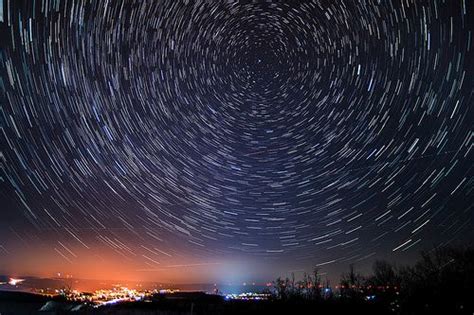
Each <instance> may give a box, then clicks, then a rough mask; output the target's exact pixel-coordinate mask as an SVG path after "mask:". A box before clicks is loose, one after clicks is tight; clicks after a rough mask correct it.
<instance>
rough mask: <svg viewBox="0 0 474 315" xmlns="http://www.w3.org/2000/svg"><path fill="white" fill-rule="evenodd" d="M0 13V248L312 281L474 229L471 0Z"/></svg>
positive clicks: (36, 5)
mask: <svg viewBox="0 0 474 315" xmlns="http://www.w3.org/2000/svg"><path fill="white" fill-rule="evenodd" d="M0 6H1V11H0V36H1V46H0V47H1V50H0V60H1V62H0V73H1V77H0V79H1V80H0V90H1V91H2V99H3V100H2V108H1V113H0V121H1V126H2V127H1V133H0V134H1V135H0V138H1V161H2V162H1V163H2V177H1V179H2V184H1V185H2V196H1V198H2V204H4V205H6V208H7V209H5V208H3V206H2V208H3V209H2V211H1V214H0V218H2V217H3V219H2V221H3V222H2V225H3V226H4V227H7V228H5V229H4V231H2V232H0V236H2V237H1V239H0V242H1V243H0V245H2V247H0V249H3V250H5V251H8V252H12V253H14V250H13V249H12V248H9V247H8V243H9V240H12V239H14V238H17V237H20V238H22V236H21V235H22V234H21V233H22V232H21V231H24V230H25V229H26V230H27V231H29V232H28V235H29V237H33V238H38V239H40V240H41V242H42V243H43V244H47V245H46V246H49V247H50V248H51V249H55V250H56V253H55V254H57V255H60V256H62V257H63V258H64V259H66V260H67V261H69V262H73V261H75V260H77V259H80V257H78V255H77V254H75V249H74V248H86V249H89V250H93V249H94V248H98V247H101V248H110V249H113V250H115V251H116V252H119V253H122V254H124V255H125V256H127V257H132V256H133V259H136V260H138V261H142V262H144V263H146V264H148V265H150V266H154V265H157V264H159V263H160V262H161V261H162V260H163V259H169V258H170V257H174V256H177V255H178V256H179V255H184V254H186V255H195V256H196V257H214V258H216V257H220V255H250V256H255V257H274V258H275V257H276V258H279V259H283V260H288V259H293V260H301V261H310V262H312V263H314V264H318V265H320V266H325V265H327V264H332V263H337V262H353V261H358V260H362V259H364V258H367V257H371V256H373V255H376V254H377V253H379V252H390V253H395V254H394V255H397V254H399V253H403V252H407V251H408V252H409V251H411V250H419V249H420V248H422V247H423V246H424V245H430V244H431V243H432V242H434V240H437V241H439V242H449V241H451V240H453V239H456V238H457V237H458V235H461V234H462V233H464V232H465V231H467V230H469V229H470V228H472V225H471V222H472V218H473V214H472V205H473V198H472V196H473V194H472V188H473V179H472V165H473V163H472V162H473V159H472V146H473V128H472V127H473V117H474V113H473V91H474V84H473V77H474V70H473V62H472V60H473V58H474V55H473V52H472V51H473V49H474V47H473V44H472V40H473V38H472V37H473V34H472V30H473V23H472V20H473V19H472V11H473V7H472V4H470V3H469V1H465V0H461V1H426V2H423V1H411V0H406V1H405V0H404V1H369V0H367V1H357V2H356V1H344V2H339V1H336V2H334V1H304V2H299V1H291V2H290V1H288V2H284V3H269V2H258V1H257V2H252V3H239V2H233V1H227V2H219V1H209V2H205V1H196V2H192V1H185V2H180V1H160V2H159V3H158V2H153V1H60V0H54V1H53V0H52V1H49V0H44V1H25V3H21V2H20V1H11V0H3V1H0ZM3 240H5V241H4V242H3Z"/></svg>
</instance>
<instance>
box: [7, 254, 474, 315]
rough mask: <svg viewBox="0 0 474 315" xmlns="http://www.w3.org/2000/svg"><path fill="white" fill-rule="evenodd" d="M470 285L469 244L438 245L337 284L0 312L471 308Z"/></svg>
mask: <svg viewBox="0 0 474 315" xmlns="http://www.w3.org/2000/svg"><path fill="white" fill-rule="evenodd" d="M473 283H474V249H473V248H462V249H460V248H453V247H437V248H434V249H433V250H430V251H424V252H422V253H421V257H420V258H419V260H418V261H417V262H416V264H414V265H413V266H397V265H394V264H391V263H389V262H387V261H381V260H380V261H376V262H375V263H374V264H373V270H372V273H371V274H370V275H362V274H360V273H359V272H358V271H357V270H356V268H355V267H354V265H350V267H349V270H348V271H347V272H345V273H343V274H342V275H341V277H340V281H339V283H338V284H337V285H335V286H332V285H331V284H330V283H329V281H327V280H326V281H322V280H321V276H320V274H319V270H318V269H317V268H315V270H314V273H313V274H311V275H308V274H305V275H304V276H303V279H299V280H296V279H294V278H292V279H289V278H285V279H282V278H278V279H276V280H275V281H273V283H272V286H269V287H268V288H266V289H264V290H262V291H261V292H258V293H256V295H255V296H256V298H255V297H254V298H252V296H250V295H249V296H245V295H241V296H240V297H241V298H238V297H237V298H230V297H229V295H227V296H226V295H219V294H217V293H218V292H216V294H207V293H205V292H172V293H168V292H166V293H153V294H151V295H150V296H148V297H147V298H145V299H143V300H140V301H121V302H113V303H103V304H100V305H95V304H94V303H90V302H84V301H82V302H81V301H74V300H71V299H69V298H68V297H67V292H65V293H64V294H59V295H57V296H44V295H40V294H32V293H26V292H12V291H1V292H0V314H2V315H6V314H72V313H73V314H169V315H172V314H173V315H174V314H176V315H177V314H215V315H218V314H292V313H295V314H473V312H474V302H473V297H474V289H473V286H472V284H473ZM70 289H71V288H69V290H70ZM260 297H265V298H260Z"/></svg>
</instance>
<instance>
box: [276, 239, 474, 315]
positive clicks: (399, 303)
mask: <svg viewBox="0 0 474 315" xmlns="http://www.w3.org/2000/svg"><path fill="white" fill-rule="evenodd" d="M273 286H274V288H273V291H272V293H273V295H274V297H275V298H276V299H278V300H281V301H293V302H294V301H298V300H299V301H306V302H311V303H321V304H323V303H328V302H330V303H343V304H358V305H360V304H367V305H374V306H377V307H382V308H383V309H385V310H387V311H388V312H390V313H393V314H474V249H473V248H454V247H437V248H434V249H433V250H430V251H424V252H422V253H421V257H420V258H419V260H418V261H417V262H416V263H415V264H414V265H413V266H398V265H396V264H392V263H389V262H387V261H380V260H379V261H376V262H375V263H374V264H373V268H372V274H371V275H362V274H360V273H359V272H357V271H356V269H355V267H354V265H351V266H350V267H349V270H348V272H345V273H343V274H342V275H341V278H340V281H339V283H338V284H337V285H336V286H335V287H334V288H333V287H331V285H330V283H329V281H327V280H326V281H324V282H323V281H322V280H321V275H320V273H319V270H318V269H315V270H314V272H313V274H312V275H307V274H305V275H304V276H303V279H301V280H298V281H296V280H295V279H294V277H292V279H289V278H286V279H282V278H278V279H277V280H276V281H274V283H273Z"/></svg>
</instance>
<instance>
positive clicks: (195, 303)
mask: <svg viewBox="0 0 474 315" xmlns="http://www.w3.org/2000/svg"><path fill="white" fill-rule="evenodd" d="M0 314H1V315H10V314H12V315H13V314H14V315H22V314H25V315H26V314H121V315H125V314H127V315H128V314H130V315H132V314H133V315H135V314H136V315H139V314H140V315H141V314H143V315H145V314H150V315H151V314H159V315H184V314H186V315H187V314H211V315H220V314H290V315H293V314H367V315H372V314H374V315H376V314H377V315H378V314H381V315H383V314H473V310H468V309H459V308H457V309H443V308H439V309H437V310H435V309H433V308H431V309H426V310H425V311H421V312H420V310H417V311H411V312H410V311H406V310H405V311H404V312H400V310H392V309H390V308H387V305H384V304H382V303H376V302H364V301H350V300H341V299H333V300H329V301H319V302H316V301H307V300H287V301H282V300H268V301H242V300H232V301H227V300H225V299H224V298H223V297H221V296H216V295H207V294H205V293H199V292H197V293H196V292H195V293H182V294H179V295H159V296H155V297H153V298H152V299H150V300H148V301H143V302H124V303H118V304H113V305H103V306H99V307H94V306H92V305H86V304H79V303H74V302H68V301H65V300H64V299H61V298H59V297H57V298H48V297H44V296H40V295H35V294H30V293H21V292H0Z"/></svg>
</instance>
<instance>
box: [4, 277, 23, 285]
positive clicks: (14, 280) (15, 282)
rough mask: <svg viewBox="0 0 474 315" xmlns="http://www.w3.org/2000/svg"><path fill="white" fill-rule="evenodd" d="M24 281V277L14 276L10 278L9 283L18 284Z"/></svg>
mask: <svg viewBox="0 0 474 315" xmlns="http://www.w3.org/2000/svg"><path fill="white" fill-rule="evenodd" d="M23 281H25V280H24V279H14V278H10V280H9V281H8V284H9V285H13V286H15V285H17V284H20V283H22V282H23Z"/></svg>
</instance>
